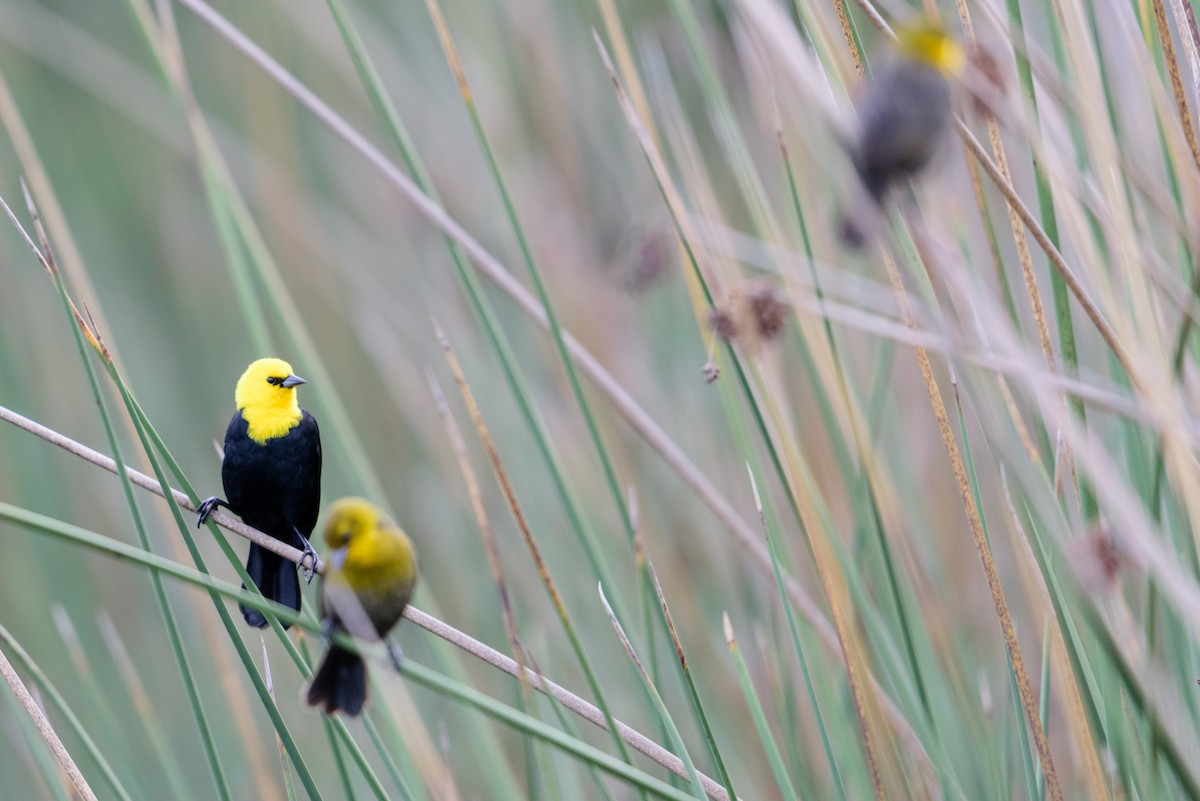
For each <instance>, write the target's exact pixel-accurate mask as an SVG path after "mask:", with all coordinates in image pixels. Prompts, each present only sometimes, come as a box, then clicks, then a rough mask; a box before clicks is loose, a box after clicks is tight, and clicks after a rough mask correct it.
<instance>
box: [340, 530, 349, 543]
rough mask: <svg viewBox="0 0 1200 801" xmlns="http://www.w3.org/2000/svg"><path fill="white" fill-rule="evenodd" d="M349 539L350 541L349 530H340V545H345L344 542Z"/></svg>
mask: <svg viewBox="0 0 1200 801" xmlns="http://www.w3.org/2000/svg"><path fill="white" fill-rule="evenodd" d="M349 541H350V532H349V531H343V532H342V545H345V544H346V543H348V542H349Z"/></svg>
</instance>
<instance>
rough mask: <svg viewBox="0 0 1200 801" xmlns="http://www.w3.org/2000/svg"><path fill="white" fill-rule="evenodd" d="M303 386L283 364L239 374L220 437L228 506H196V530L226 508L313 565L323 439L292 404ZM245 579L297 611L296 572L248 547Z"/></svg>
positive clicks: (255, 614) (260, 620)
mask: <svg viewBox="0 0 1200 801" xmlns="http://www.w3.org/2000/svg"><path fill="white" fill-rule="evenodd" d="M304 383H307V382H306V381H305V380H304V379H303V378H300V377H299V376H297V375H295V374H294V373H293V372H292V366H291V365H290V364H288V363H287V362H285V361H283V360H282V359H269V358H268V359H259V360H258V361H255V362H253V363H252V364H251V365H250V366H249V367H247V368H246V372H244V373H242V377H241V378H240V379H238V382H237V388H236V389H235V390H234V403H235V404H236V406H237V411H235V412H234V413H233V419H232V420H230V421H229V428H228V429H227V430H226V431H225V461H224V462H223V463H222V464H221V484H222V485H223V486H224V488H225V498H226V500H221V499H220V498H215V497H214V498H209V499H208V500H206V501H204V503H202V504H200V507H199V509H198V511H199V521H198V524H200V525H202V524H203V523H204V521H205V520H207V519H208V516H209V515H210V514H212V511H213V510H214V509H216V508H217V507H218V506H226V507H228V508H229V509H231V510H232V511H233V512H234V513H235V514H237V515H238V516H240V517H241V518H242V520H244V521H245V522H246V525H249V526H253V527H254V528H256V529H258V530H259V531H262V532H263V533H265V534H270V535H271V536H272V537H274V538H275V539H278V540H282V541H283V542H286V543H287V544H288V545H291V546H293V547H295V548H299V549H301V550H303V551H304V552H305V553H306V554H310V555H311V556H312V559H313V563H315V562H316V553H314V552H313V550H312V546H310V545H309V543H308V537H309V536H310V535H311V534H312V530H313V527H314V526H316V524H317V514H318V513H319V511H320V508H321V434H320V431H319V430H318V429H317V421H316V420H315V419H314V418H313V416H312V415H311V414H309V413H308V412H306V411H304V410H303V409H301V408H300V403H299V401H298V400H297V399H296V387H298V386H299V385H301V384H304ZM246 572H247V573H249V574H250V578H251V579H253V581H254V583H255V585H257V586H258V589H259V590H260V591H261V592H262V594H263V596H264V597H266V598H269V599H271V600H273V601H276V602H278V603H281V604H283V605H284V606H290V607H291V608H292V609H295V610H296V611H297V612H299V611H300V579H299V577H298V576H297V575H296V565H294V564H292V563H291V562H289V561H287V560H286V559H284V558H283V557H282V556H279V555H278V554H275V553H272V552H271V551H268V550H266V549H265V548H261V547H259V546H258V545H256V544H255V543H251V544H250V555H249V556H248V557H247V559H246ZM310 578H311V574H310ZM241 609H242V616H243V617H244V618H246V622H247V623H249V624H250V625H251V626H255V627H257V628H263V627H265V626H266V625H267V619H266V617H264V616H263V613H262V612H260V611H258V610H257V609H252V608H250V607H248V606H242V608H241ZM284 628H287V626H286V624H285V625H284Z"/></svg>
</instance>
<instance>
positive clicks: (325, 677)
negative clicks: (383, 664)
mask: <svg viewBox="0 0 1200 801" xmlns="http://www.w3.org/2000/svg"><path fill="white" fill-rule="evenodd" d="M306 700H307V701H308V705H309V706H319V707H321V708H322V711H324V712H325V714H326V715H332V714H333V713H334V712H337V711H338V710H339V709H340V710H341V711H343V712H345V713H346V714H347V715H352V716H353V715H357V714H358V713H359V712H362V708H363V704H365V703H366V701H367V666H366V663H364V662H363V660H362V657H360V656H359V655H358V654H355V653H352V652H350V651H347V650H346V649H345V648H340V647H338V646H337V645H331V646H330V647H329V653H327V654H325V659H324V661H322V662H321V667H319V668H317V672H316V675H314V676H313V680H312V684H310V685H309V686H308V695H307V696H306Z"/></svg>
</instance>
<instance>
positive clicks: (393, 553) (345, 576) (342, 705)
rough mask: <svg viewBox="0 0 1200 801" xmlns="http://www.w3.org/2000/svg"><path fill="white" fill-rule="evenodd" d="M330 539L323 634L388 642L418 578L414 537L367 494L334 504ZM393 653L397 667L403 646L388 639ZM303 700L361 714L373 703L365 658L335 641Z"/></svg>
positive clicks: (328, 711) (327, 536) (327, 530)
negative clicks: (339, 633) (368, 684)
mask: <svg viewBox="0 0 1200 801" xmlns="http://www.w3.org/2000/svg"><path fill="white" fill-rule="evenodd" d="M324 536H325V547H326V549H327V550H326V554H327V557H326V560H325V575H324V577H323V578H322V580H321V588H320V595H319V597H320V599H321V619H322V623H323V627H324V629H323V630H324V632H325V633H326V634H327V635H328V634H331V633H332V632H334V631H345V632H347V633H349V634H351V635H352V636H354V637H357V638H359V639H362V640H366V641H368V642H373V641H376V640H381V639H384V638H385V637H387V633H388V632H389V631H390V630H391V629H392V627H393V626H394V625H396V622H397V621H398V620H399V619H400V617H401V615H403V614H404V607H406V606H408V601H409V599H410V598H412V593H413V587H414V586H416V583H417V555H416V552H415V551H414V550H413V544H412V540H410V539H409V538H408V536H407V535H405V533H404V532H403V531H401V530H400V529H399V528H398V527H397V526H396V524H395V523H393V522H392V521H391V520H389V519H388V518H387V517H386V516H385V515H384V514H383V512H382V511H380V510H379V508H378V507H376V506H375V505H374V504H372V503H370V502H369V501H366V500H363V499H362V498H341V499H339V500H337V501H335V502H334V503H333V505H332V506H331V507H330V510H329V520H328V521H327V522H326V523H325V534H324ZM388 651H389V653H390V654H391V656H392V661H393V663H394V664H395V665H396V667H397V669H399V666H400V654H399V650H398V649H396V648H395V646H394V645H393V644H391V643H389V644H388ZM305 698H306V700H307V702H308V704H309V706H317V707H321V708H322V710H323V711H324V712H325V714H327V715H332V714H333V713H334V712H337V711H338V710H341V711H342V712H345V713H346V714H347V715H357V714H358V713H359V712H361V711H362V708H363V704H364V703H365V702H366V700H367V666H366V663H364V662H363V659H362V657H361V656H359V655H358V654H356V653H354V652H352V651H349V650H347V649H345V648H343V647H342V646H340V645H338V644H337V643H336V642H331V643H330V644H329V650H328V652H327V653H326V654H325V659H324V660H323V661H322V662H321V666H320V667H319V668H317V672H316V673H315V674H314V675H313V680H312V683H311V684H309V686H308V691H307V693H306V695H305Z"/></svg>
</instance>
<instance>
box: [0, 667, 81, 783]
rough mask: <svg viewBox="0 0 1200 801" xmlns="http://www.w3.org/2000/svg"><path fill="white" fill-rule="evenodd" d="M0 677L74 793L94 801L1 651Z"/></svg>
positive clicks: (75, 767) (42, 714) (62, 746)
mask: <svg viewBox="0 0 1200 801" xmlns="http://www.w3.org/2000/svg"><path fill="white" fill-rule="evenodd" d="M0 676H3V677H4V680H5V681H6V682H7V683H8V686H9V688H10V689H11V690H12V691H13V695H15V696H16V697H17V700H18V701H19V702H20V703H21V707H22V708H24V710H25V713H26V714H27V715H29V719H30V720H32V721H33V725H34V727H35V728H36V729H37V730H38V734H40V735H42V739H43V740H45V741H46V747H48V748H49V749H50V753H52V754H54V758H55V759H57V760H58V764H60V765H61V766H62V768H63V770H64V771H65V772H66V774H67V778H68V779H70V780H71V785H72V786H73V787H74V788H75V791H76V792H78V793H79V795H80V796H81V797H82V798H83V799H84V801H96V794H95V793H93V792H92V788H91V787H90V786H88V783H87V779H85V778H84V777H83V774H82V773H80V772H79V768H78V767H77V766H76V765H75V760H74V759H72V758H71V754H70V753H68V752H67V748H66V746H64V745H63V744H62V740H60V739H58V734H57V733H55V731H54V727H53V726H51V725H50V721H49V720H47V719H46V715H45V713H44V712H42V709H41V707H39V706H38V705H37V702H36V701H34V700H33V696H32V695H30V694H29V690H27V689H26V688H25V684H24V683H23V682H22V681H21V677H20V676H18V675H17V671H16V670H15V669H14V668H13V666H12V663H11V662H9V661H8V657H7V656H5V655H4V652H3V651H0Z"/></svg>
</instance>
